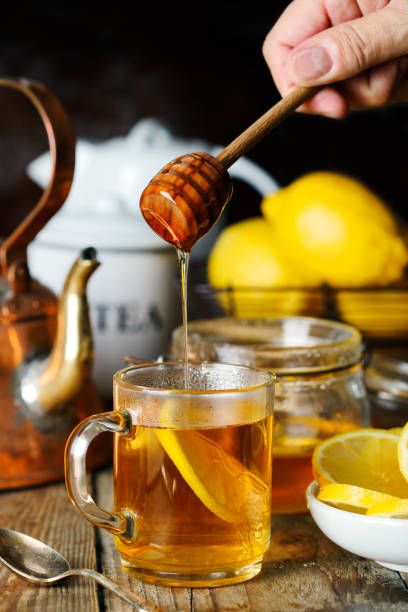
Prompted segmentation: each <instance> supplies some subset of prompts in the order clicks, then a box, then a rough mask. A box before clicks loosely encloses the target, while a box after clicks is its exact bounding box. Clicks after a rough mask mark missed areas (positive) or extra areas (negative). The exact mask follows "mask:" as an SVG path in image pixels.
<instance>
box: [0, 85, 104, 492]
mask: <svg viewBox="0 0 408 612" xmlns="http://www.w3.org/2000/svg"><path fill="white" fill-rule="evenodd" d="M0 87H8V88H11V89H14V90H16V91H18V92H20V93H22V94H23V95H25V96H26V97H27V98H28V99H29V100H30V101H31V102H32V104H33V105H34V107H35V108H36V110H37V111H38V113H39V115H40V117H41V119H42V122H43V124H44V126H45V129H46V132H47V136H48V142H49V147H50V152H51V161H52V168H51V178H50V180H49V183H48V186H47V188H46V189H45V191H44V193H43V195H42V197H41V199H40V201H39V202H38V203H37V205H36V206H35V207H34V209H33V210H32V211H31V212H30V214H29V215H28V216H27V217H26V218H25V219H24V220H23V221H22V223H21V224H20V225H19V226H18V227H17V229H15V230H14V231H13V233H12V234H11V235H10V236H9V237H8V238H7V239H5V240H4V241H3V242H2V243H1V244H0V268H1V277H0V420H1V426H0V489H5V488H14V487H22V486H27V485H33V484H38V483H43V482H46V481H50V480H57V479H59V478H62V477H63V473H64V466H63V453H64V446H65V442H66V439H67V437H68V435H69V433H70V431H71V430H72V428H73V426H74V425H75V424H76V423H77V422H78V421H79V420H81V419H83V418H84V417H86V416H88V415H89V414H93V413H95V412H99V411H100V410H101V409H102V404H101V401H100V399H99V396H98V394H97V392H96V390H95V389H94V387H93V383H92V381H91V378H90V375H91V369H92V363H93V343H92V333H91V326H90V320H89V313H88V303H87V298H86V285H87V281H88V279H89V277H90V276H91V274H92V273H93V272H94V271H95V269H96V268H97V267H98V265H99V263H98V262H97V260H96V251H95V249H93V248H92V247H90V248H88V249H85V250H84V251H82V253H81V254H80V256H79V258H78V259H77V260H76V262H75V263H74V265H73V267H72V268H71V271H70V272H69V274H68V277H67V279H66V281H65V285H64V289H63V292H62V295H61V297H60V300H59V301H58V300H57V298H56V297H55V295H54V294H53V293H52V292H51V291H50V290H49V289H47V288H46V287H44V286H43V285H41V284H40V283H39V282H38V281H36V280H34V279H33V278H32V277H31V276H30V273H29V269H28V266H27V245H28V244H29V243H30V242H31V241H32V240H33V238H35V236H36V235H37V233H38V232H39V231H40V230H41V229H42V227H43V226H44V225H45V223H47V221H48V220H49V219H50V218H51V217H52V215H53V214H54V213H55V212H56V211H57V210H58V209H59V208H60V207H61V206H62V204H63V203H64V201H65V199H66V197H67V196H68V193H69V190H70V187H71V184H72V180H73V174H74V161H75V139H74V135H73V130H72V127H71V124H70V121H69V119H68V117H67V115H66V113H65V111H64V109H63V107H62V106H61V104H60V102H59V101H58V100H57V98H56V97H55V96H54V95H53V94H52V93H51V92H50V91H49V90H48V89H47V88H45V87H44V86H43V85H42V84H40V83H37V82H34V81H28V80H26V79H5V78H0ZM108 456H109V449H107V448H106V444H105V445H99V447H98V446H96V447H95V448H94V453H93V456H92V457H91V467H96V466H97V465H100V464H102V463H104V462H105V460H106V458H107V457H108Z"/></svg>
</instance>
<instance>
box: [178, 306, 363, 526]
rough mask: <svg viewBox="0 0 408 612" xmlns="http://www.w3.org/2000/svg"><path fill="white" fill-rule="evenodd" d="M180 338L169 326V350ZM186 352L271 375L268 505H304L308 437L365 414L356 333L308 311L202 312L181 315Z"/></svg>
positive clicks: (277, 508) (300, 508)
mask: <svg viewBox="0 0 408 612" xmlns="http://www.w3.org/2000/svg"><path fill="white" fill-rule="evenodd" d="M183 342H184V339H183V332H182V329H181V328H177V329H176V330H175V331H174V332H173V336H172V341H171V347H170V357H171V358H173V359H182V358H183V350H184V344H183ZM188 355H189V359H190V360H191V361H195V362H197V361H199V362H203V361H219V362H223V363H229V364H239V365H247V366H252V367H256V368H260V369H263V370H268V371H271V372H273V373H274V374H275V375H276V383H277V384H276V391H275V408H274V414H275V425H274V441H273V473H272V482H273V486H272V504H273V506H272V512H273V513H274V514H292V513H297V512H304V511H306V502H305V490H306V487H307V485H308V484H309V483H310V481H311V480H313V473H312V454H313V450H314V448H315V447H316V445H317V444H318V443H319V442H320V441H321V440H323V439H325V438H327V437H329V436H332V435H335V434H339V433H343V432H346V431H349V430H352V429H355V428H357V427H361V426H365V425H367V424H368V421H369V402H368V397H367V392H366V388H365V384H364V379H363V365H362V355H363V345H362V340H361V335H360V333H359V332H358V331H357V330H356V329H355V328H353V327H351V326H349V325H345V324H342V323H337V322H333V321H326V320H324V319H316V318H309V317H283V318H269V319H236V318H218V319H207V320H201V321H194V322H192V323H189V325H188Z"/></svg>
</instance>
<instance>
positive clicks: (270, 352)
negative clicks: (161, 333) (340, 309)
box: [171, 317, 362, 375]
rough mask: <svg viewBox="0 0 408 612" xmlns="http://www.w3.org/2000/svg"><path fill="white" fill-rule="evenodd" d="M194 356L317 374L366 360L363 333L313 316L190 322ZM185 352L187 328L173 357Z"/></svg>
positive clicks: (175, 342) (176, 340)
mask: <svg viewBox="0 0 408 612" xmlns="http://www.w3.org/2000/svg"><path fill="white" fill-rule="evenodd" d="M188 342H189V357H190V359H191V360H200V361H220V362H222V363H235V364H239V365H247V366H252V367H257V368H262V369H267V370H273V371H274V372H276V373H277V374H280V375H292V374H293V375H299V374H313V373H320V372H327V371H333V370H337V369H343V368H347V367H350V366H352V365H354V364H355V363H357V362H358V361H360V360H361V356H362V342H361V334H360V332H359V331H357V329H355V328H354V327H351V326H350V325H346V324H343V323H337V322H334V321H328V320H325V319H316V318H312V317H279V318H278V317H277V318H269V319H235V318H227V317H226V318H216V319H207V320H201V321H194V322H192V323H189V325H188ZM182 355H183V330H182V328H181V327H179V328H177V329H176V330H175V331H174V332H173V337H172V343H171V357H173V358H181V357H182Z"/></svg>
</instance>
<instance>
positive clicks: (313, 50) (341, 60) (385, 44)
mask: <svg viewBox="0 0 408 612" xmlns="http://www.w3.org/2000/svg"><path fill="white" fill-rule="evenodd" d="M406 53H408V10H407V11H406V12H404V11H398V10H394V9H393V8H391V7H390V6H387V7H386V8H384V9H381V10H379V11H376V12H374V13H369V14H368V15H366V16H364V17H361V18H359V19H355V20H353V21H351V22H346V23H342V24H339V25H337V26H334V27H332V28H329V29H327V30H325V31H323V32H320V33H318V34H316V35H315V36H312V37H311V38H309V39H308V40H306V41H305V42H304V43H302V44H300V45H298V46H297V47H296V49H294V50H293V51H291V52H290V53H289V55H288V56H287V70H288V73H289V79H290V80H291V81H293V82H294V83H296V84H298V85H303V86H308V85H319V84H327V83H333V82H336V81H343V80H345V79H348V78H351V77H354V76H355V75H357V74H359V73H361V72H363V71H364V70H367V69H368V68H370V67H372V66H375V65H378V64H382V63H384V62H387V61H389V60H392V59H395V58H397V57H400V56H402V55H404V54H406Z"/></svg>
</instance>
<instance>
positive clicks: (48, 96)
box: [0, 78, 75, 275]
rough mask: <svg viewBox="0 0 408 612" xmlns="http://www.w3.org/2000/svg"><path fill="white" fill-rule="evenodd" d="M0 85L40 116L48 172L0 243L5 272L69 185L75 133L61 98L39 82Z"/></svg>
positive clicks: (7, 80)
mask: <svg viewBox="0 0 408 612" xmlns="http://www.w3.org/2000/svg"><path fill="white" fill-rule="evenodd" d="M0 87H7V88H9V89H14V90H16V91H18V92H20V93H22V94H23V95H24V96H26V98H28V99H29V100H30V102H31V103H32V104H33V106H34V107H35V108H36V110H37V111H38V114H39V115H40V117H41V120H42V122H43V125H44V127H45V130H46V132H47V137H48V144H49V148H50V157H51V173H50V174H51V176H50V179H49V182H48V185H47V187H46V189H45V190H44V192H43V194H42V196H41V198H40V200H39V201H38V202H37V204H36V205H35V207H34V208H33V209H32V210H31V212H30V213H29V214H28V215H27V216H26V217H25V218H24V219H23V221H22V222H21V223H20V225H19V226H18V227H17V228H16V229H15V230H13V232H12V233H11V234H10V236H9V237H8V238H6V239H5V240H4V242H3V243H2V244H1V246H0V267H1V272H2V274H3V275H7V273H8V270H9V268H10V267H11V266H12V264H13V263H15V262H17V261H20V262H25V261H26V259H27V245H28V244H29V243H30V242H31V241H32V240H33V239H34V238H35V237H36V235H37V234H38V232H39V231H40V230H41V229H42V228H43V226H44V225H45V224H46V223H47V221H49V219H51V217H52V216H53V215H54V214H55V213H56V212H57V210H59V209H60V208H61V206H62V205H63V203H64V202H65V200H66V198H67V196H68V193H69V190H70V188H71V184H72V180H73V177H74V167H75V137H74V132H73V128H72V125H71V122H70V120H69V118H68V116H67V114H66V112H65V110H64V108H63V106H62V104H61V102H60V101H59V100H58V99H57V98H56V97H55V96H54V94H52V93H51V92H50V90H49V89H47V88H46V87H45V86H44V85H42V84H41V83H38V82H36V81H31V80H29V79H24V78H0Z"/></svg>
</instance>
